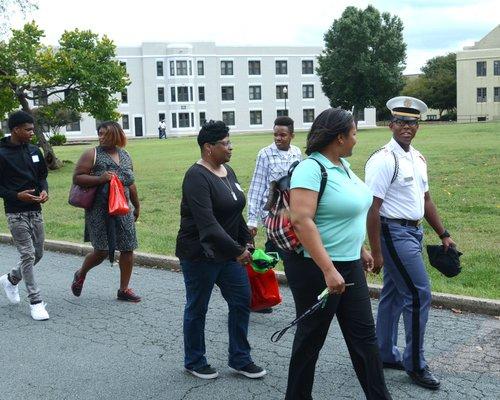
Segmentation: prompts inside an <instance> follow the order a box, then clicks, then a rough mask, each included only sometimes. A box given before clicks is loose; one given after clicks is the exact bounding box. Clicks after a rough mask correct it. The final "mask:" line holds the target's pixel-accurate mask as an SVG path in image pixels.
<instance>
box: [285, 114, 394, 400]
mask: <svg viewBox="0 0 500 400" xmlns="http://www.w3.org/2000/svg"><path fill="white" fill-rule="evenodd" d="M355 144H356V125H355V123H354V120H353V117H352V115H351V113H349V112H347V111H345V110H342V109H333V108H330V109H328V110H325V111H323V112H322V113H321V114H320V115H318V117H317V118H316V119H315V120H314V123H313V125H312V126H311V130H310V132H309V135H308V136H307V148H306V154H307V155H309V158H314V159H316V160H318V161H319V162H320V163H322V164H323V166H324V167H325V169H326V171H327V174H328V177H327V183H326V187H325V191H324V193H323V195H322V197H321V200H320V202H319V204H318V203H317V200H318V192H319V188H320V183H321V169H320V167H319V165H318V164H317V163H316V162H315V161H313V160H308V159H306V160H304V161H303V162H301V163H300V164H299V165H298V166H297V167H296V168H295V170H294V172H293V175H292V180H291V192H290V211H291V217H292V223H293V226H294V230H295V233H296V234H297V236H298V237H299V239H300V242H301V243H302V248H301V249H299V251H298V252H296V253H292V254H291V255H290V258H289V260H288V261H287V264H286V266H285V272H286V276H287V279H288V283H289V285H290V289H291V290H292V294H293V298H294V301H295V308H296V312H297V315H300V314H302V313H303V312H304V311H306V310H307V309H308V308H309V307H310V306H311V305H312V304H314V303H315V302H316V301H317V296H318V294H320V293H321V292H322V291H323V289H324V288H325V287H328V288H329V290H330V293H331V294H332V295H331V296H329V298H328V301H327V303H326V306H325V307H324V308H323V309H320V310H319V311H318V312H316V313H315V314H313V315H311V316H310V317H308V318H305V319H303V320H302V321H301V322H299V324H298V325H297V331H296V333H295V338H294V342H293V349H292V356H291V359H290V368H289V371H288V387H287V393H286V399H287V400H292V399H294V400H295V399H312V397H311V392H312V386H313V381H314V372H315V368H316V361H317V360H318V355H319V352H320V350H321V348H322V347H323V343H324V341H325V338H326V335H327V333H328V328H329V326H330V323H331V321H332V318H333V316H334V315H335V314H336V315H337V320H338V322H339V325H340V328H341V330H342V333H343V335H344V339H345V341H346V344H347V347H348V349H349V353H350V355H351V360H352V363H353V366H354V369H355V371H356V375H357V376H358V380H359V382H360V384H361V387H362V388H363V391H364V392H365V396H366V398H367V399H390V398H391V396H390V394H389V392H388V391H387V388H386V385H385V380H384V373H383V370H382V361H381V359H380V356H379V350H378V346H377V339H376V336H375V324H374V321H373V315H372V311H371V304H370V297H369V293H368V286H367V284H366V279H365V274H364V271H363V268H364V269H365V270H368V271H369V270H370V269H371V268H372V267H373V259H372V257H371V255H370V253H369V252H368V251H366V250H365V249H364V248H363V242H364V240H365V233H366V216H367V212H368V209H369V208H370V205H371V203H372V198H373V197H372V193H371V191H370V189H369V188H368V187H367V186H366V185H365V184H364V182H363V181H361V180H360V179H359V178H358V177H357V176H356V175H355V174H354V172H352V171H351V169H350V168H349V163H348V162H347V161H346V160H345V158H346V157H349V156H351V155H352V149H353V147H354V145H355ZM346 283H347V284H353V285H349V286H347V287H346Z"/></svg>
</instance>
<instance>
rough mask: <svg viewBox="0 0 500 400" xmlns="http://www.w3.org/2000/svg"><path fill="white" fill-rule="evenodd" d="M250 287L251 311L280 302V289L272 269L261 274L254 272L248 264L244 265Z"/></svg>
mask: <svg viewBox="0 0 500 400" xmlns="http://www.w3.org/2000/svg"><path fill="white" fill-rule="evenodd" d="M246 269H247V273H248V279H249V281H250V287H251V288H252V301H251V303H250V309H251V310H252V311H258V310H262V309H264V308H269V307H273V306H275V305H276V304H279V303H281V301H282V300H283V298H282V297H281V293H280V289H279V286H278V280H277V279H276V274H275V273H274V271H273V270H272V269H269V270H267V271H266V272H264V273H263V274H261V273H259V272H255V271H254V270H253V268H252V266H251V265H250V264H247V265H246Z"/></svg>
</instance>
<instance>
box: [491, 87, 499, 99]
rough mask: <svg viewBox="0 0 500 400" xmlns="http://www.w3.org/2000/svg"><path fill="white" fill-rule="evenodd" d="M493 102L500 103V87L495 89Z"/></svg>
mask: <svg viewBox="0 0 500 400" xmlns="http://www.w3.org/2000/svg"><path fill="white" fill-rule="evenodd" d="M493 101H500V87H499V86H496V87H494V88H493Z"/></svg>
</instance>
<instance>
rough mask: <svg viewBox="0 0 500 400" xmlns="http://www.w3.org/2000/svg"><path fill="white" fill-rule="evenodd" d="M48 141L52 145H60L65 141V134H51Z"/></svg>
mask: <svg viewBox="0 0 500 400" xmlns="http://www.w3.org/2000/svg"><path fill="white" fill-rule="evenodd" d="M49 143H50V144H51V145H52V146H62V145H63V144H64V143H66V136H64V135H61V134H59V133H56V134H55V135H52V136H51V137H50V139H49Z"/></svg>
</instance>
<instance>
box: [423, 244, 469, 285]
mask: <svg viewBox="0 0 500 400" xmlns="http://www.w3.org/2000/svg"><path fill="white" fill-rule="evenodd" d="M427 255H428V256H429V262H430V263H431V265H432V266H433V267H434V268H436V269H437V270H438V271H439V272H441V273H442V274H443V275H445V276H447V277H448V278H451V277H454V276H456V275H458V274H459V273H460V271H461V270H462V268H461V267H460V256H461V255H462V253H461V252H460V251H458V250H457V249H456V248H454V247H448V250H447V251H446V252H445V251H444V246H443V245H428V246H427Z"/></svg>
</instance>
